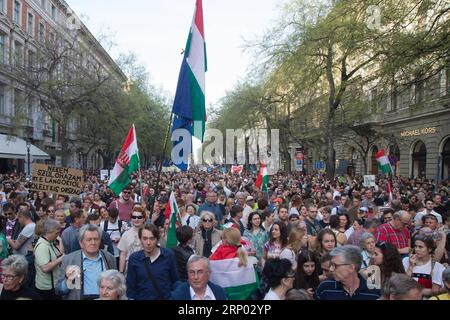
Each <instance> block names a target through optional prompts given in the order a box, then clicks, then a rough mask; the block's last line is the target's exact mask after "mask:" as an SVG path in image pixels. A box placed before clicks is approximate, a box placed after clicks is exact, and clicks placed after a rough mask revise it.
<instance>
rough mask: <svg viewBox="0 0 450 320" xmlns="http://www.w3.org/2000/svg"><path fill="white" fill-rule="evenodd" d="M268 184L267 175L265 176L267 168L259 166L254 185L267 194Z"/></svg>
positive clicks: (262, 165)
mask: <svg viewBox="0 0 450 320" xmlns="http://www.w3.org/2000/svg"><path fill="white" fill-rule="evenodd" d="M268 182H269V175H268V174H267V167H266V165H265V164H264V163H262V164H261V168H260V169H259V172H258V177H257V178H256V182H255V185H256V186H257V187H258V188H260V189H261V191H263V192H267V183H268Z"/></svg>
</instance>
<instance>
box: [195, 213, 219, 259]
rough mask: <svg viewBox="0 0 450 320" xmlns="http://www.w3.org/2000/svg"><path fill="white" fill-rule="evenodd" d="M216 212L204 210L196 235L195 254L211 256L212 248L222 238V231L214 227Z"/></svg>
mask: <svg viewBox="0 0 450 320" xmlns="http://www.w3.org/2000/svg"><path fill="white" fill-rule="evenodd" d="M215 223H216V219H215V217H214V213H212V212H209V211H203V212H202V214H201V215H200V222H199V228H198V230H197V232H196V234H195V236H194V243H195V245H194V249H195V254H196V255H199V256H203V257H206V258H209V256H210V255H211V249H212V248H213V247H214V246H215V245H216V244H217V243H218V242H219V241H221V240H222V238H221V237H222V235H221V231H219V230H217V229H215V228H214V225H215Z"/></svg>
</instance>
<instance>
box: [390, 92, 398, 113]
mask: <svg viewBox="0 0 450 320" xmlns="http://www.w3.org/2000/svg"><path fill="white" fill-rule="evenodd" d="M397 104H398V87H397V86H394V88H393V89H392V94H391V111H395V110H397Z"/></svg>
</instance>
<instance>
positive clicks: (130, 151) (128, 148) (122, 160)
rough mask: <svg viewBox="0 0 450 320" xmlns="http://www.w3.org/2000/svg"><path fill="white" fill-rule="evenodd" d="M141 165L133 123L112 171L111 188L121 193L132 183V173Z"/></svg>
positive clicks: (117, 193) (116, 192)
mask: <svg viewBox="0 0 450 320" xmlns="http://www.w3.org/2000/svg"><path fill="white" fill-rule="evenodd" d="M140 167H141V165H140V160H139V150H138V144H137V137H136V129H135V127H134V124H133V126H132V127H131V128H130V131H128V135H127V137H126V138H125V142H124V143H123V145H122V149H121V150H120V153H119V157H118V158H117V160H116V164H115V165H114V169H113V170H112V172H111V177H110V179H109V187H110V188H111V190H112V191H113V192H114V193H115V194H116V195H119V194H120V193H121V192H122V190H123V189H125V187H126V186H127V185H128V184H129V183H130V174H131V173H133V172H134V171H137V170H139V169H140Z"/></svg>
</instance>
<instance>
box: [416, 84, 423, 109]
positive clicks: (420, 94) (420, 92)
mask: <svg viewBox="0 0 450 320" xmlns="http://www.w3.org/2000/svg"><path fill="white" fill-rule="evenodd" d="M423 94H424V82H423V81H422V80H419V81H417V82H416V97H415V98H416V99H415V103H420V102H422V101H423Z"/></svg>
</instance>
